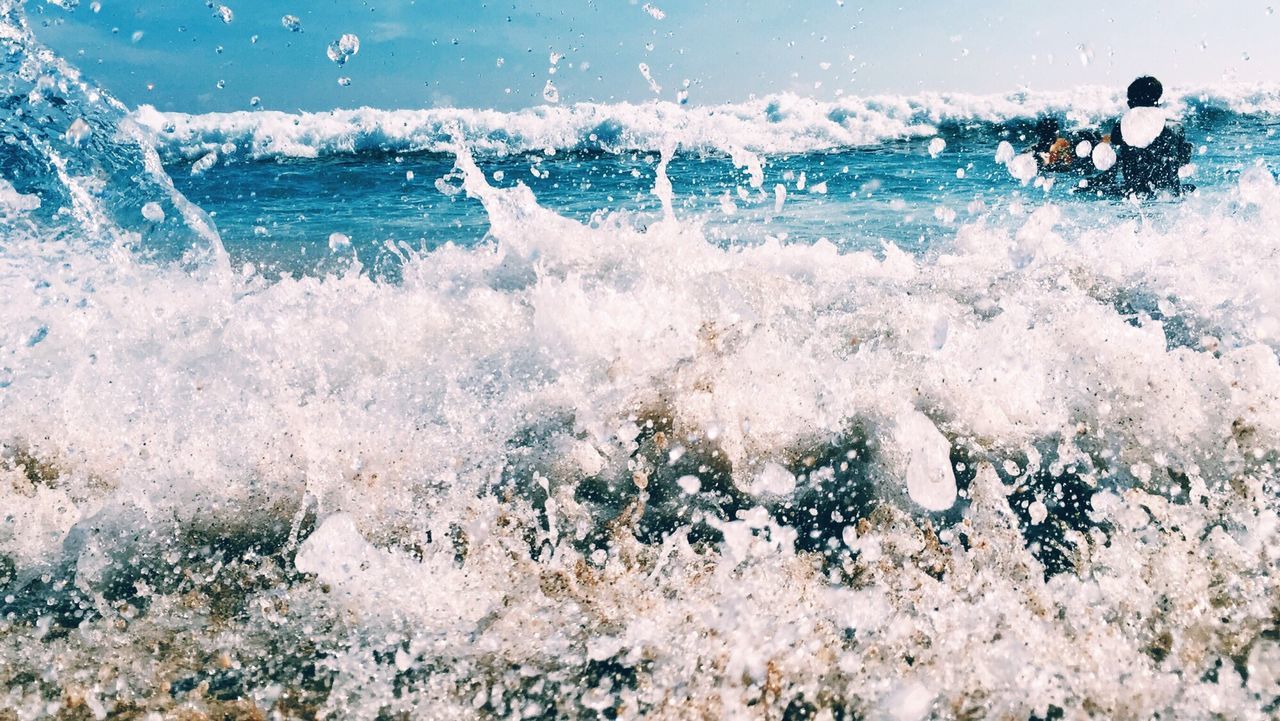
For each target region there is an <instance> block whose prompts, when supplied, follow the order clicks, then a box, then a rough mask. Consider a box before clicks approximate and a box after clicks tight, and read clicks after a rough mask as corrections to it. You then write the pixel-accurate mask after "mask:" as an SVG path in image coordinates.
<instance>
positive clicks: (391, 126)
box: [135, 85, 1280, 161]
mask: <svg viewBox="0 0 1280 721" xmlns="http://www.w3.org/2000/svg"><path fill="white" fill-rule="evenodd" d="M1123 97H1124V96H1123V90H1121V89H1117V88H1107V87H1083V88H1077V89H1075V90H1069V91H1057V92H1029V91H1025V92H1014V93H1007V94H997V95H971V94H962V93H922V94H919V95H914V96H901V95H881V96H869V97H849V98H844V99H841V100H837V101H834V102H829V101H820V100H814V99H811V98H802V97H798V96H795V95H774V96H769V97H764V98H759V99H754V100H750V101H747V102H743V103H734V104H728V105H708V106H681V105H677V104H675V103H670V102H650V103H644V104H638V105H637V104H630V103H619V104H611V105H605V104H595V103H580V104H576V105H566V106H556V105H549V106H541V107H536V108H529V109H526V110H520V111H516V112H500V111H496V110H471V109H460V108H438V109H427V110H378V109H374V108H359V109H354V110H333V111H329V112H321V113H284V112H278V111H266V110H262V111H244V112H233V113H210V114H205V115H189V114H184V113H162V112H159V111H157V110H156V109H155V108H152V107H149V106H143V107H142V108H140V109H139V110H137V111H136V113H135V118H136V119H137V120H138V121H139V122H140V124H141V125H143V126H145V127H149V128H151V129H152V130H154V131H155V133H156V137H157V143H158V145H159V146H160V147H161V151H162V153H163V155H164V156H165V157H166V159H168V160H170V161H177V160H180V159H184V158H185V159H197V158H203V157H206V156H208V155H209V154H210V153H214V154H217V155H237V156H240V157H249V158H254V159H262V158H277V157H295V158H313V157H320V156H325V155H334V154H353V153H362V152H378V151H383V152H447V151H448V150H449V149H450V148H451V147H453V143H454V142H456V141H457V140H462V141H464V142H465V143H466V144H467V146H469V148H470V149H471V151H472V152H475V153H479V154H485V155H505V154H512V153H524V152H536V151H542V150H546V149H553V150H558V151H560V150H603V151H606V152H619V151H632V150H644V151H649V150H658V149H660V148H661V147H663V146H664V145H670V144H673V143H674V144H678V145H679V147H681V148H682V149H685V150H693V151H719V152H729V153H732V152H735V151H747V152H752V153H763V154H767V155H771V154H787V153H802V152H814V151H824V150H835V149H840V148H850V147H860V146H867V145H875V144H879V143H883V142H885V141H888V140H893V139H900V138H911V137H927V136H931V135H935V134H937V133H938V132H939V131H940V129H945V128H946V127H948V126H952V125H964V124H968V123H980V124H991V123H1001V122H1008V121H1012V120H1017V119H1027V118H1034V117H1038V116H1041V115H1046V114H1052V115H1057V116H1060V117H1063V118H1065V119H1066V120H1067V121H1068V123H1072V124H1080V125H1085V124H1094V123H1098V122H1101V121H1103V120H1105V119H1107V118H1110V117H1114V116H1116V115H1117V114H1119V112H1120V111H1121V110H1122V109H1123V107H1124V103H1123ZM1168 101H1169V102H1168V104H1169V106H1170V107H1171V108H1172V109H1173V110H1174V112H1176V113H1185V112H1186V111H1187V110H1188V109H1217V110H1221V111H1224V112H1228V113H1235V114H1242V115H1280V85H1234V86H1232V85H1228V86H1225V87H1221V88H1216V89H1212V90H1202V89H1181V90H1174V91H1171V92H1170V94H1169V97H1168Z"/></svg>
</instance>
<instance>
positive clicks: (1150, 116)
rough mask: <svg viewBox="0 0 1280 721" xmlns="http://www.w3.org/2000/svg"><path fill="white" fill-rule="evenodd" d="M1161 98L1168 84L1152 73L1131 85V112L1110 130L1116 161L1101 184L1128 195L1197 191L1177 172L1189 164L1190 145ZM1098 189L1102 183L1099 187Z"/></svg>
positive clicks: (1178, 193)
mask: <svg viewBox="0 0 1280 721" xmlns="http://www.w3.org/2000/svg"><path fill="white" fill-rule="evenodd" d="M1163 94H1164V86H1162V85H1161V84H1160V81H1159V80H1156V79H1155V78H1153V77H1151V76H1149V75H1148V76H1143V77H1140V78H1138V79H1137V80H1134V81H1133V82H1132V83H1131V84H1130V85H1129V91H1128V100H1129V110H1128V112H1126V113H1125V114H1124V117H1122V118H1121V119H1120V121H1119V122H1117V123H1116V124H1115V127H1114V128H1113V129H1112V131H1111V137H1110V140H1111V145H1112V147H1113V148H1114V150H1115V155H1116V162H1115V165H1114V166H1113V167H1112V168H1110V169H1109V170H1108V172H1107V173H1105V174H1104V175H1105V176H1106V177H1105V178H1104V179H1103V180H1104V182H1106V183H1107V184H1110V185H1112V186H1113V187H1114V188H1115V190H1116V192H1118V193H1119V194H1121V195H1124V196H1125V197H1133V196H1136V197H1150V196H1153V195H1158V194H1161V193H1168V194H1170V195H1181V194H1183V193H1184V192H1189V191H1191V190H1194V186H1190V185H1185V186H1184V185H1183V183H1182V178H1181V177H1180V176H1179V174H1178V171H1179V170H1180V169H1181V168H1182V167H1183V166H1184V165H1186V164H1187V163H1189V162H1191V144H1190V143H1188V142H1187V139H1186V136H1185V135H1184V134H1183V132H1182V128H1181V127H1180V126H1179V125H1178V124H1177V123H1174V122H1172V121H1170V120H1169V119H1168V117H1167V116H1166V114H1165V110H1164V108H1162V107H1161V106H1160V98H1161V96H1162V95H1163ZM1098 185H1102V183H1095V186H1098Z"/></svg>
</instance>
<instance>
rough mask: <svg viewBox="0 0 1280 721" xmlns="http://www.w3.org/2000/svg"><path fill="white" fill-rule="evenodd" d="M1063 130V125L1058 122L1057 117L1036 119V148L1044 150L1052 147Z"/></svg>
mask: <svg viewBox="0 0 1280 721" xmlns="http://www.w3.org/2000/svg"><path fill="white" fill-rule="evenodd" d="M1061 130H1062V126H1060V125H1059V124H1058V119H1057V118H1040V119H1039V120H1038V121H1036V129H1035V134H1036V145H1035V148H1036V150H1039V151H1042V152H1043V151H1046V150H1048V149H1049V148H1050V147H1052V146H1053V144H1054V142H1056V141H1057V140H1058V133H1059V132H1061Z"/></svg>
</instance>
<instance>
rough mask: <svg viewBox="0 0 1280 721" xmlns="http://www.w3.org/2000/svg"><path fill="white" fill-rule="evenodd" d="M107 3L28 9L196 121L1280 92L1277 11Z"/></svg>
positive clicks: (106, 70)
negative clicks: (1147, 80)
mask: <svg viewBox="0 0 1280 721" xmlns="http://www.w3.org/2000/svg"><path fill="white" fill-rule="evenodd" d="M99 2H100V10H99V11H98V12H94V11H93V10H92V8H91V6H90V0H82V3H81V5H80V7H79V8H78V9H76V10H74V11H70V12H69V11H66V10H63V9H60V8H57V7H54V6H47V5H45V4H44V3H43V2H41V1H40V0H30V3H29V11H30V16H31V20H32V23H33V24H34V25H35V26H36V29H37V34H38V35H40V37H41V38H42V39H43V40H44V41H45V42H47V43H49V44H50V45H51V46H53V47H54V48H55V49H56V50H57V51H58V52H60V53H61V54H62V55H64V56H65V57H67V58H69V59H71V60H72V61H73V62H74V63H75V64H77V65H78V66H79V67H80V68H81V69H82V70H83V71H84V72H85V73H86V74H87V75H89V76H90V77H91V78H93V79H95V80H97V81H98V82H99V83H101V84H103V85H105V86H106V87H107V88H109V89H111V90H112V91H114V92H115V93H116V94H117V95H118V96H119V97H120V98H121V99H123V100H124V101H125V102H127V103H130V104H133V105H136V104H139V103H150V104H153V105H155V106H157V107H159V108H161V109H165V110H185V111H191V112H203V111H212V110H239V109H247V108H249V107H250V99H251V98H253V97H258V98H260V99H261V106H262V107H266V108H274V109H282V110H296V109H304V110H322V109H328V108H333V107H354V106H360V105H370V106H376V107H385V108H418V107H431V106H440V105H457V106H467V107H492V108H499V109H512V108H519V107H526V106H530V105H538V104H542V103H544V102H545V100H544V98H543V90H544V88H545V86H546V83H547V81H548V80H551V81H552V83H553V84H554V85H555V86H556V88H557V90H558V92H559V96H560V100H561V102H565V103H568V102H574V101H601V102H615V101H620V100H626V101H643V100H647V99H650V98H654V97H660V98H663V99H668V100H673V99H675V98H676V94H677V92H678V91H680V90H681V88H682V87H683V86H684V83H685V81H686V80H687V81H688V83H689V88H688V93H689V102H691V103H716V102H726V101H734V100H742V99H745V98H747V97H749V96H750V95H751V94H757V95H760V94H767V93H774V92H783V91H787V92H795V93H799V94H804V95H814V96H817V97H822V98H831V97H834V96H835V95H836V94H837V93H841V92H843V93H845V94H855V95H867V94H874V93H912V92H919V91H921V90H943V91H947V90H954V91H970V92H1001V91H1010V90H1016V89H1019V88H1023V87H1028V88H1032V89H1057V88H1065V87H1071V86H1076V85H1081V84H1103V85H1115V86H1123V85H1124V84H1126V83H1127V82H1128V81H1129V80H1131V79H1132V78H1133V77H1134V76H1135V75H1137V74H1141V73H1155V74H1157V75H1158V76H1160V77H1161V78H1162V79H1164V80H1165V81H1166V84H1170V85H1207V84H1213V83H1215V82H1220V81H1222V80H1224V79H1234V80H1246V81H1280V43H1277V42H1276V41H1275V38H1276V37H1277V32H1278V31H1280V14H1273V13H1271V11H1270V9H1269V7H1268V6H1269V5H1271V4H1275V5H1277V6H1280V0H1269V1H1267V0H1264V1H1261V2H1252V1H1245V0H1227V1H1226V2H1215V3H1209V2H1204V1H1203V0H1168V1H1166V2H1149V1H1147V0H1108V1H1107V2H1094V1H1092V0H1087V1H1072V2H1059V3H1047V2H1029V1H1023V2H1019V1H1018V0H994V1H992V2H976V1H971V2H962V1H961V0H916V1H914V2H906V1H905V0H904V1H903V2H879V1H878V0H843V2H842V1H841V0H806V1H804V2H799V1H794V2H783V1H780V0H700V1H699V0H647V2H649V3H651V5H650V6H649V8H650V9H652V8H655V7H656V8H657V10H658V11H660V12H650V10H649V9H646V7H645V3H646V0H637V1H635V2H633V1H632V0H541V1H538V2H534V1H530V0H505V2H491V1H481V0H219V1H218V2H217V3H215V4H218V5H223V4H225V5H226V6H228V7H229V8H230V9H231V10H232V12H233V15H234V17H233V19H232V21H231V22H230V23H224V22H223V21H222V19H221V18H220V17H216V16H215V11H214V10H213V9H210V8H209V7H207V6H206V2H205V0H99ZM286 14H291V15H295V16H297V17H298V18H300V19H301V21H302V32H301V33H293V32H290V31H288V30H286V29H285V28H284V27H283V26H282V25H281V17H282V16H284V15H286ZM656 15H662V17H661V19H659V18H658V17H655V16H656ZM138 33H141V35H138ZM344 33H353V34H355V35H357V36H359V38H360V41H361V47H360V52H359V54H358V55H356V56H355V57H354V58H352V59H351V60H350V61H349V62H348V63H347V64H346V65H345V66H343V67H339V66H338V65H336V64H335V63H333V62H331V61H330V60H329V59H328V58H327V57H326V54H325V49H326V47H327V46H328V44H329V43H330V42H332V41H334V40H337V39H338V38H339V37H340V36H341V35H343V34H344ZM255 38H256V40H255ZM553 53H555V54H557V55H558V56H560V58H559V60H558V62H556V63H555V64H554V71H555V72H554V73H552V72H551V70H552V69H553V65H552V54H553ZM641 63H644V64H646V65H647V66H648V67H649V69H650V76H651V77H652V79H653V81H654V82H653V84H651V83H650V82H649V81H648V80H646V79H645V77H644V76H643V74H642V72H641V71H640V69H639V66H640V64H641ZM339 78H349V79H350V84H349V85H345V86H344V85H340V84H339V82H338V81H339ZM220 81H221V82H222V84H223V86H224V87H222V88H219V87H218V85H219V82H220Z"/></svg>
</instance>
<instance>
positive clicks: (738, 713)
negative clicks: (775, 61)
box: [0, 0, 1280, 721]
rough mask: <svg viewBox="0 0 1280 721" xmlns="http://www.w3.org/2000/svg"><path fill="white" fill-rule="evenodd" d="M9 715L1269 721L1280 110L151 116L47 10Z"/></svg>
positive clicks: (30, 173)
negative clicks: (1112, 173) (1150, 163)
mask: <svg viewBox="0 0 1280 721" xmlns="http://www.w3.org/2000/svg"><path fill="white" fill-rule="evenodd" d="M0 46H2V47H3V49H4V54H3V57H2V58H0V97H3V98H5V101H4V102H5V103H6V107H7V108H8V109H9V112H7V113H6V114H5V115H4V116H3V117H2V118H0V135H3V138H4V143H3V145H2V146H0V298H2V299H3V302H0V719H21V720H23V721H25V720H27V719H45V718H67V719H70V718H89V717H92V718H98V719H104V718H142V719H153V718H218V719H225V718H242V719H256V718H288V719H293V718H334V719H386V718H415V719H416V718H423V719H476V718H481V719H483V718H504V719H510V718H581V719H595V718H601V717H603V718H618V719H638V718H657V719H681V718H745V719H755V718H759V719H787V720H789V721H790V720H799V719H832V720H834V719H886V720H893V721H923V720H924V719H986V718H990V719H1018V720H1023V719H1028V720H1029V719H1089V718H1096V719H1149V718H1153V717H1156V716H1159V717H1160V718H1179V719H1182V718H1186V719H1199V718H1231V719H1269V718H1274V717H1275V715H1276V713H1277V712H1278V711H1280V568H1278V566H1277V562H1278V561H1280V540H1278V539H1280V535H1278V534H1280V516H1277V511H1280V498H1278V497H1277V482H1278V480H1277V467H1276V464H1277V461H1278V460H1280V362H1278V358H1277V352H1278V351H1280V320H1278V319H1277V315H1276V314H1277V311H1280V286H1277V284H1276V283H1275V281H1274V279H1275V277H1276V276H1277V274H1280V186H1277V183H1276V180H1275V176H1274V174H1273V172H1272V171H1271V169H1270V168H1271V167H1273V165H1274V158H1275V151H1276V150H1278V149H1280V141H1277V140H1276V139H1275V138H1274V132H1273V126H1274V125H1275V123H1276V122H1277V117H1278V116H1280V89H1277V88H1268V87H1228V88H1226V89H1223V88H1219V89H1216V90H1209V89H1204V90H1198V89H1188V90H1182V91H1179V92H1177V93H1175V95H1176V97H1175V98H1173V101H1172V102H1171V104H1170V107H1171V112H1173V113H1175V114H1177V115H1178V116H1179V117H1180V118H1181V119H1182V121H1183V123H1184V124H1185V126H1186V127H1187V128H1188V136H1189V137H1190V138H1191V140H1192V142H1193V143H1194V145H1195V146H1196V148H1197V150H1196V157H1195V161H1194V162H1195V164H1196V166H1197V168H1196V171H1195V173H1196V174H1195V175H1194V176H1193V179H1194V181H1195V182H1196V183H1197V186H1198V188H1199V189H1198V190H1197V192H1196V193H1195V194H1193V195H1192V196H1190V197H1188V198H1185V199H1183V200H1182V201H1180V202H1174V201H1169V200H1158V201H1152V202H1148V203H1131V202H1128V201H1123V200H1106V199H1098V198H1096V197H1090V196H1089V195H1088V194H1087V193H1079V192H1075V193H1073V192H1071V191H1072V190H1076V189H1077V188H1075V187H1073V183H1071V182H1066V181H1061V180H1059V181H1056V182H1049V181H1051V180H1052V179H1050V178H1045V177H1037V178H1034V179H1027V180H1026V182H1023V181H1021V180H1019V179H1018V178H1015V177H1013V176H1012V175H1011V173H1010V169H1009V167H1008V166H1007V164H1006V163H1002V162H997V160H996V159H995V154H996V148H997V145H998V144H999V143H1000V142H1001V141H1005V142H1010V143H1011V144H1013V145H1015V146H1017V147H1018V148H1019V149H1021V148H1022V147H1024V146H1026V145H1028V144H1029V143H1030V140H1029V138H1028V133H1029V132H1030V127H1031V125H1032V123H1034V121H1035V119H1036V118H1037V117H1040V116H1043V115H1046V114H1055V115H1058V116H1060V117H1062V118H1063V119H1064V121H1065V122H1066V123H1067V124H1068V125H1076V126H1088V125H1096V124H1102V123H1105V122H1110V120H1111V119H1113V118H1114V117H1115V116H1116V115H1118V114H1119V112H1120V109H1121V107H1122V103H1121V98H1122V95H1121V93H1120V92H1119V91H1117V90H1115V89H1111V88H1106V89H1104V88H1085V89H1080V90H1078V91H1072V92H1063V93H1054V94H1035V93H1013V94H1009V95H1001V96H961V95H921V96H913V97H881V98H848V99H845V100H841V101H836V102H819V101H814V100H809V99H805V98H800V97H796V96H774V97H769V98H761V99H758V100H751V101H747V102H743V103H739V104H734V105H727V106H708V107H695V106H682V105H677V104H666V103H649V104H642V105H624V104H619V105H568V106H560V107H552V108H540V109H535V110H527V111H520V112H515V113H498V112H492V111H473V110H457V109H442V110H406V111H382V110H372V109H363V110H351V111H334V112H331V113H312V114H286V113H278V112H272V111H256V112H246V113H232V114H220V115H183V114H174V113H161V112H158V111H156V110H154V109H151V108H146V107H144V108H140V109H129V108H126V107H124V106H123V105H122V104H120V103H119V102H117V101H116V100H114V99H113V98H112V96H111V95H110V94H109V93H108V92H107V91H106V90H103V89H101V88H98V87H96V86H94V85H93V84H91V83H89V82H88V81H86V80H85V79H83V78H82V77H81V76H80V74H79V72H78V71H77V70H76V69H75V68H73V67H72V66H71V65H70V64H69V63H67V62H66V61H64V60H62V59H61V58H59V57H58V56H56V55H55V54H53V53H52V52H51V51H50V50H48V49H47V48H45V47H44V46H43V45H41V44H40V43H39V41H38V40H37V39H36V38H35V36H34V35H33V34H32V31H31V29H30V27H29V25H28V22H27V19H26V17H25V15H24V10H23V8H22V6H21V5H20V4H14V3H12V2H9V1H8V0H0Z"/></svg>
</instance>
